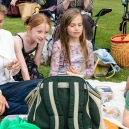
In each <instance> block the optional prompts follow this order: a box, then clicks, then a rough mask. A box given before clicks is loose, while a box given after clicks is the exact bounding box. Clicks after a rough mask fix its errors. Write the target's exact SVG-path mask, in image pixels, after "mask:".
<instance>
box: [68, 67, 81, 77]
mask: <svg viewBox="0 0 129 129" xmlns="http://www.w3.org/2000/svg"><path fill="white" fill-rule="evenodd" d="M68 72H72V73H74V74H79V75H82V73H81V72H79V71H78V70H77V69H76V68H74V67H73V66H69V67H68Z"/></svg>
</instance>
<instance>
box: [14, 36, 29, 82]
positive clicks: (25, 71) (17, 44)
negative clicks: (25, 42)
mask: <svg viewBox="0 0 129 129" xmlns="http://www.w3.org/2000/svg"><path fill="white" fill-rule="evenodd" d="M14 48H15V53H16V57H17V59H18V60H19V62H20V64H21V73H22V76H23V79H24V80H30V76H29V72H28V68H27V66H26V62H25V59H24V56H23V54H22V41H21V39H20V38H19V37H18V36H15V37H14Z"/></svg>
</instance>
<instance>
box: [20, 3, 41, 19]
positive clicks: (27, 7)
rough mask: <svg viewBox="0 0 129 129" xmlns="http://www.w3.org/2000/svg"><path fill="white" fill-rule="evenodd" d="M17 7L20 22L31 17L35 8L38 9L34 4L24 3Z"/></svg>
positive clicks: (37, 5)
mask: <svg viewBox="0 0 129 129" xmlns="http://www.w3.org/2000/svg"><path fill="white" fill-rule="evenodd" d="M18 7H19V11H20V14H21V18H22V20H25V19H26V18H27V17H28V16H32V14H33V13H34V12H35V8H36V7H39V8H40V5H39V4H37V3H35V2H34V3H30V2H25V3H21V4H18Z"/></svg>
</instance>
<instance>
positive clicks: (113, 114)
mask: <svg viewBox="0 0 129 129" xmlns="http://www.w3.org/2000/svg"><path fill="white" fill-rule="evenodd" d="M103 115H104V116H107V117H109V118H113V119H116V120H120V117H121V112H120V110H119V109H118V108H117V107H113V106H105V107H103Z"/></svg>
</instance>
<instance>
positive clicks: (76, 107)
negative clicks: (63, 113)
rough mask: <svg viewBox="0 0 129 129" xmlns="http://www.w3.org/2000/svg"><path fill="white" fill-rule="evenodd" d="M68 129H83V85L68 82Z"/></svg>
mask: <svg viewBox="0 0 129 129" xmlns="http://www.w3.org/2000/svg"><path fill="white" fill-rule="evenodd" d="M69 84H70V105H69V111H68V126H69V129H83V124H82V123H83V122H82V115H83V106H84V104H83V103H84V86H83V85H84V83H82V84H81V83H80V82H74V81H73V82H70V83H69Z"/></svg>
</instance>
